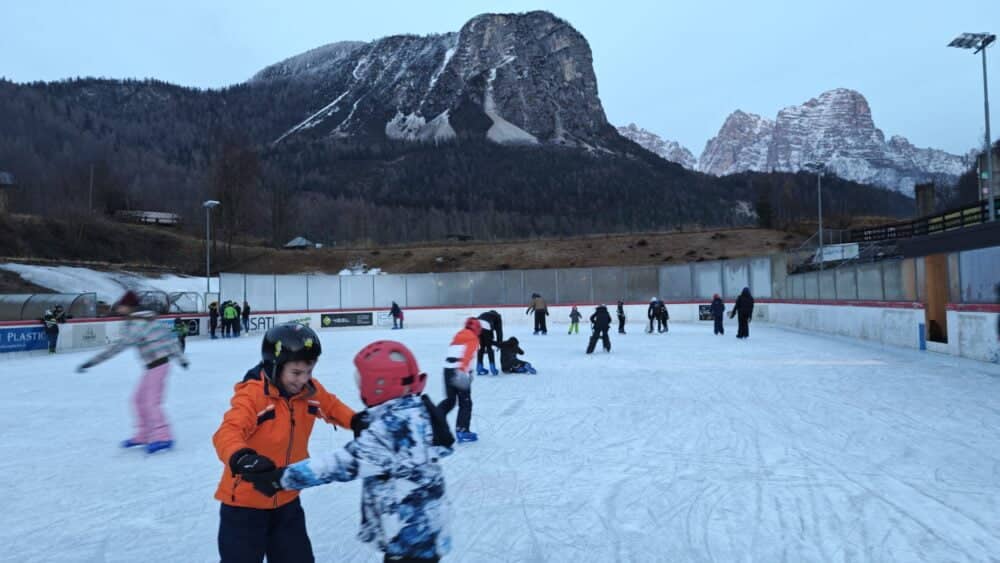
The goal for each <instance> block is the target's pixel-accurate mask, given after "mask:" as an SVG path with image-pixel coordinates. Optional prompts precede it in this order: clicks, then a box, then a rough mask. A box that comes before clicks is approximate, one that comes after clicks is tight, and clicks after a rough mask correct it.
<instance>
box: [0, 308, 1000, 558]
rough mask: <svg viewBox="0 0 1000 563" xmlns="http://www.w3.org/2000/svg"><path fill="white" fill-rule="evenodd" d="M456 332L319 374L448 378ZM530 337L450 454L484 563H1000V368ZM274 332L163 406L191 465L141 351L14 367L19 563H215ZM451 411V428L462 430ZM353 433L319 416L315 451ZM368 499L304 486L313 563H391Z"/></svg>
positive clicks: (702, 344) (363, 339)
mask: <svg viewBox="0 0 1000 563" xmlns="http://www.w3.org/2000/svg"><path fill="white" fill-rule="evenodd" d="M457 328H458V327H453V328H447V329H444V328H441V329H407V330H405V331H401V332H400V331H390V330H383V329H378V330H371V329H357V330H351V329H340V330H327V331H323V332H322V333H321V334H320V337H321V338H322V341H323V348H324V354H323V356H322V358H321V360H320V363H319V366H318V368H317V370H316V377H317V378H318V379H319V380H320V381H321V382H322V383H323V384H324V385H326V386H327V388H329V389H330V390H331V391H333V392H335V393H337V394H338V395H339V396H340V397H341V399H343V400H344V401H345V402H346V403H348V404H349V405H351V406H352V407H355V408H360V407H361V403H360V400H359V399H358V397H357V392H356V390H355V387H354V380H353V375H352V374H353V366H352V365H351V363H350V362H351V358H352V357H353V355H354V353H355V352H356V351H357V350H358V349H360V348H361V346H363V345H364V344H367V343H368V342H370V341H372V340H375V339H378V338H394V339H399V340H402V341H403V342H405V343H406V344H407V345H409V346H410V347H411V348H412V349H413V350H414V351H415V352H416V354H417V356H418V358H419V360H420V362H421V367H423V368H424V369H425V370H426V371H427V372H428V373H429V374H430V375H431V384H430V385H429V386H428V391H429V393H430V395H431V396H432V397H433V398H434V399H435V400H437V399H440V398H441V395H442V386H441V383H440V366H441V363H442V359H443V355H444V351H445V349H446V348H447V345H448V342H449V339H450V338H451V336H452V334H453V333H454V332H455V330H456V329H457ZM552 328H553V330H552V331H551V332H550V333H549V334H548V336H537V337H533V336H531V334H530V332H528V331H524V330H519V329H518V328H516V327H512V328H508V332H511V333H513V335H514V336H518V337H519V339H520V340H521V341H522V347H523V348H524V349H525V351H526V352H527V353H526V355H525V356H524V358H525V359H527V360H528V361H531V362H532V363H533V364H534V365H535V366H536V367H537V368H538V370H539V374H538V375H536V376H529V375H501V376H499V377H480V378H477V380H476V382H475V384H474V386H473V400H474V403H475V406H474V414H473V423H472V426H473V430H475V431H478V432H479V435H480V441H479V442H478V443H473V444H461V445H458V446H457V452H456V454H455V455H454V456H452V457H450V458H447V459H446V460H445V461H444V464H445V472H446V479H447V485H448V495H449V497H450V499H451V504H452V532H453V540H454V546H455V549H454V551H453V552H452V554H451V556H450V557H449V558H448V560H453V561H468V562H476V563H479V562H489V561H532V562H541V561H559V562H561V561H566V562H570V561H573V562H575V561H593V562H607V561H751V560H753V561H768V562H770V561H790V562H802V561H990V560H993V561H996V560H997V559H996V558H997V557H1000V367H998V366H996V365H991V364H985V363H978V362H973V361H967V360H962V359H956V358H954V357H949V356H939V355H935V354H932V353H920V352H916V351H910V350H903V349H895V348H882V347H878V346H872V345H868V344H864V343H861V342H857V341H851V340H845V339H839V338H833V337H829V336H821V335H812V334H803V333H798V332H792V331H787V330H783V329H778V328H773V327H767V326H758V325H754V326H753V327H752V331H753V333H752V338H751V339H750V341H748V342H739V341H737V340H736V339H735V338H734V337H733V333H734V332H735V325H734V324H733V325H730V326H727V330H728V332H727V335H726V336H725V337H713V336H712V334H711V326H710V325H708V324H707V323H706V324H700V325H693V324H687V325H684V324H675V325H673V326H672V327H671V332H670V334H669V335H646V334H643V333H642V332H641V328H640V325H638V324H635V325H632V326H630V329H631V331H632V332H631V333H630V334H628V335H627V336H624V337H622V336H618V335H615V334H612V339H613V346H614V350H613V352H612V353H611V354H604V353H603V352H598V353H596V354H594V355H593V356H589V357H588V356H586V355H585V354H584V348H585V346H586V340H587V337H586V336H585V335H584V334H580V335H574V336H568V335H566V334H564V332H563V331H564V330H565V327H564V325H559V326H555V327H552ZM259 343H260V340H259V335H254V336H253V337H244V338H242V339H240V340H217V341H192V342H189V345H188V353H189V356H190V358H191V360H192V368H191V370H190V371H183V370H181V369H180V368H178V367H176V366H174V367H173V368H172V371H171V376H170V380H169V388H168V392H167V399H166V410H167V414H168V416H169V418H170V420H171V421H172V423H173V425H174V433H175V438H176V440H177V447H176V449H175V450H174V451H171V452H168V453H165V454H157V455H154V456H151V457H147V456H146V455H145V454H144V453H142V452H138V451H122V450H120V449H118V447H117V444H118V442H119V441H120V440H122V439H124V438H126V437H128V436H129V435H130V432H131V418H130V413H129V396H130V394H131V392H132V389H133V386H134V385H135V383H136V380H137V378H138V375H139V371H140V369H139V366H138V361H137V359H136V355H135V352H134V351H128V352H126V353H125V354H122V355H121V356H119V357H118V358H115V359H114V360H111V361H110V362H107V363H105V364H102V365H100V366H97V367H96V368H93V369H92V370H91V371H90V372H88V373H86V374H82V375H81V374H76V373H74V372H73V367H74V366H75V365H77V364H79V363H81V362H82V361H83V360H84V359H86V357H88V356H89V355H90V354H89V353H71V354H60V355H58V356H56V357H32V358H21V359H12V360H3V363H2V366H3V369H4V373H5V385H4V392H3V393H2V394H0V454H2V455H0V474H2V475H3V479H2V481H3V485H2V487H3V495H2V499H3V500H2V509H0V512H2V515H3V516H2V524H0V546H2V547H0V550H2V551H0V559H2V560H3V561H12V562H13V561H17V562H31V561H33V562H46V563H54V562H69V561H72V562H128V563H137V562H143V563H151V562H160V561H164V562H192V561H194V562H200V561H205V562H208V561H216V560H217V559H218V558H217V551H216V531H217V526H218V510H219V504H218V502H217V501H215V500H214V499H213V498H212V495H213V493H214V490H215V487H216V484H217V482H218V478H219V476H220V474H221V472H222V470H223V465H222V463H221V462H220V461H219V460H218V459H217V458H216V456H215V452H214V450H213V448H212V443H211V436H212V434H213V432H214V431H215V430H216V428H217V426H218V424H219V421H220V419H221V416H222V413H223V412H224V411H225V410H226V408H227V406H228V401H229V397H230V395H231V390H232V386H233V384H234V383H235V382H236V381H237V380H239V379H240V378H241V377H242V375H243V373H244V372H245V371H246V369H248V368H249V367H251V366H252V365H254V363H255V361H256V359H257V357H258V354H259V345H260V344H259ZM454 416H455V414H454V412H453V413H452V414H451V417H450V420H451V422H452V423H454ZM349 437H350V435H349V433H348V432H345V431H343V430H341V431H334V430H333V429H332V427H329V426H326V425H322V424H318V425H317V426H316V431H315V432H314V433H313V437H312V442H311V444H310V449H311V451H312V452H314V453H315V452H319V451H321V450H324V449H327V448H336V447H339V446H341V445H342V444H343V443H344V442H345V441H347V440H348V439H349ZM359 505H360V485H359V483H350V484H332V485H328V486H325V487H320V488H316V489H311V490H308V491H305V492H304V493H303V506H304V507H305V511H306V518H307V522H308V526H309V532H310V536H311V538H312V542H313V547H314V550H315V553H316V558H317V561H323V562H327V561H331V562H332V561H336V562H349V561H365V562H374V561H381V556H380V554H377V553H376V552H375V551H374V550H373V549H372V548H371V547H370V546H368V545H366V544H362V543H360V542H358V541H357V540H356V539H355V533H356V531H357V527H358V521H359Z"/></svg>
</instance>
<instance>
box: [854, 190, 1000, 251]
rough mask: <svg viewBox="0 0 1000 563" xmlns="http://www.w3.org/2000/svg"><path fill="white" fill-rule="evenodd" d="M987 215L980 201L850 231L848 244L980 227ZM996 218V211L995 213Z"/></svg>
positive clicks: (986, 203) (984, 204)
mask: <svg viewBox="0 0 1000 563" xmlns="http://www.w3.org/2000/svg"><path fill="white" fill-rule="evenodd" d="M989 215H990V214H989V202H988V201H986V200H983V201H981V202H979V203H977V204H975V205H971V206H968V207H962V208H957V209H951V210H948V211H945V212H943V213H938V214H935V215H928V216H926V217H920V218H919V219H914V220H912V221H903V222H900V223H892V224H889V225H879V226H877V227H868V228H865V229H854V230H852V231H851V233H850V240H851V241H852V242H877V241H883V240H893V239H901V238H911V237H920V236H926V235H933V234H936V233H943V232H945V231H953V230H956V229H964V228H966V227H971V226H973V225H981V224H983V223H985V222H987V221H988V220H989ZM996 217H1000V212H998V213H997V214H996Z"/></svg>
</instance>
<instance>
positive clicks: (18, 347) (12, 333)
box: [0, 326, 49, 353]
mask: <svg viewBox="0 0 1000 563" xmlns="http://www.w3.org/2000/svg"><path fill="white" fill-rule="evenodd" d="M48 348H49V338H48V337H47V336H46V335H45V329H44V328H42V327H41V326H37V327H36V326H31V327H16V328H3V329H0V353H3V352H27V351H29V350H47V349H48Z"/></svg>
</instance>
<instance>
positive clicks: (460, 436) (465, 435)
mask: <svg viewBox="0 0 1000 563" xmlns="http://www.w3.org/2000/svg"><path fill="white" fill-rule="evenodd" d="M455 439H456V440H458V441H459V442H475V441H476V440H478V439H479V434H476V433H475V432H469V431H468V430H465V431H462V430H456V431H455Z"/></svg>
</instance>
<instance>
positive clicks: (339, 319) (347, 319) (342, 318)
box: [320, 313, 373, 328]
mask: <svg viewBox="0 0 1000 563" xmlns="http://www.w3.org/2000/svg"><path fill="white" fill-rule="evenodd" d="M372 316H373V315H372V313H323V314H322V315H320V325H321V326H322V327H323V328H343V327H349V326H372V321H373V319H372Z"/></svg>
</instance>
